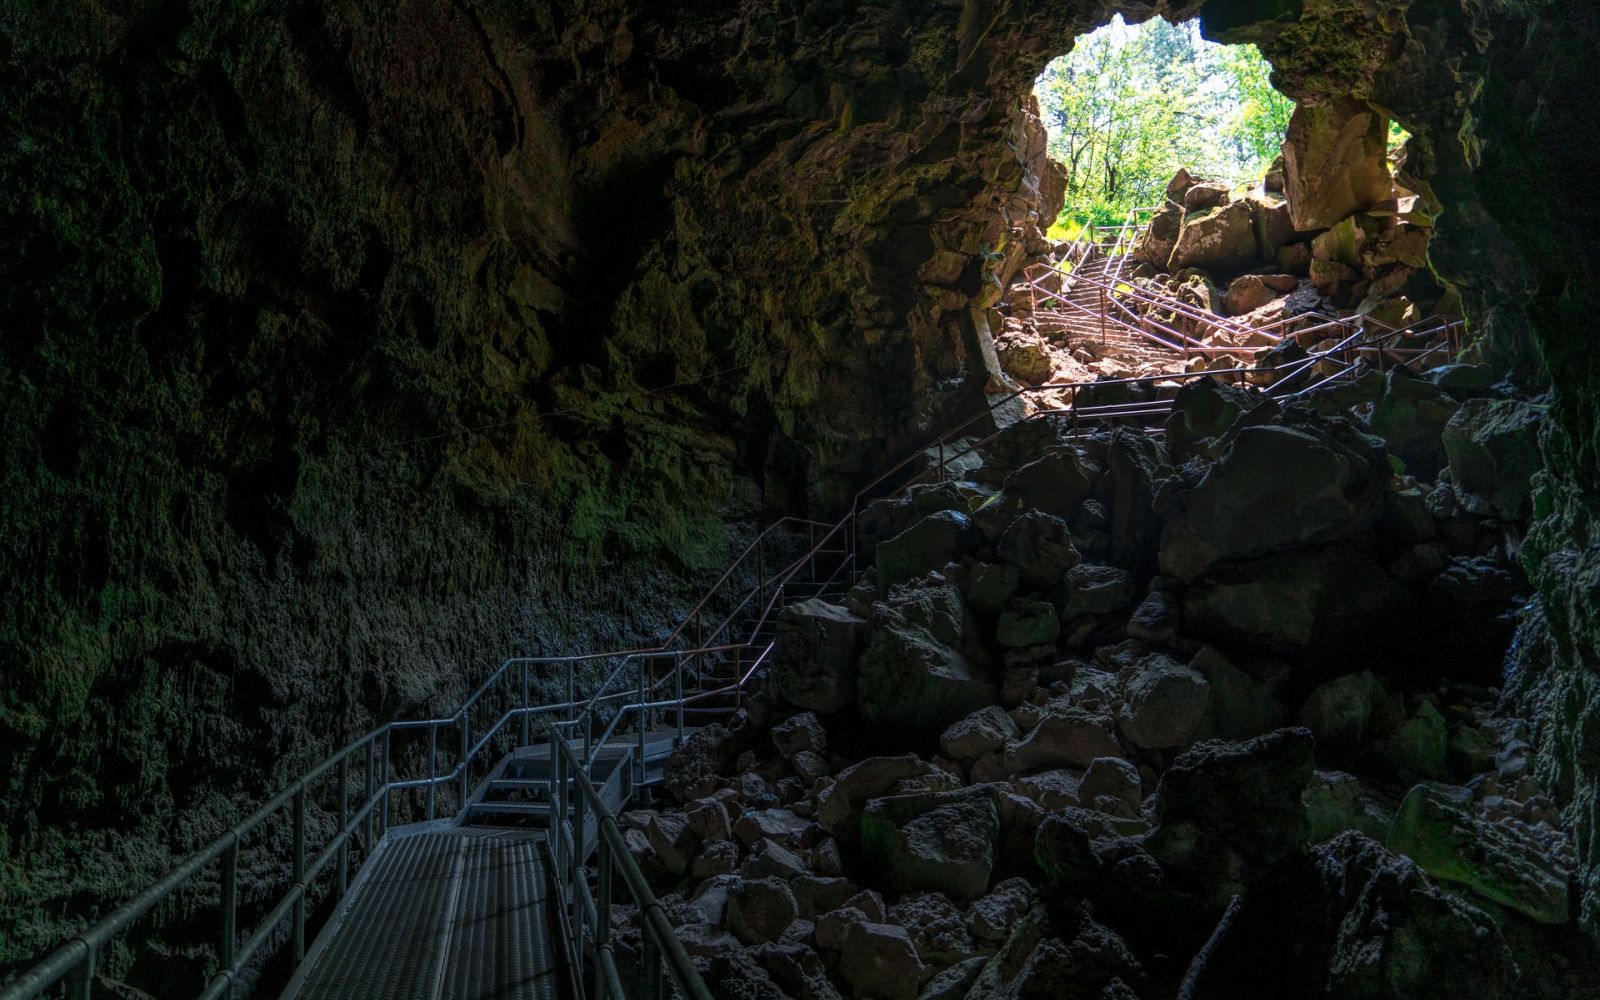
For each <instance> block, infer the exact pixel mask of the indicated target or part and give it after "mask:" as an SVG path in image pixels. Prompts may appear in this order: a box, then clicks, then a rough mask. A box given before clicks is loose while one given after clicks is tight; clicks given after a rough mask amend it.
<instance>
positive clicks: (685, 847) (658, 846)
mask: <svg viewBox="0 0 1600 1000" xmlns="http://www.w3.org/2000/svg"><path fill="white" fill-rule="evenodd" d="M645 836H647V837H649V838H650V847H651V848H652V849H653V850H654V851H655V852H656V856H657V857H659V858H660V859H661V862H662V864H664V865H666V866H667V870H668V871H670V872H672V874H674V875H683V874H686V873H687V872H688V871H689V865H690V863H691V862H692V861H693V860H694V855H695V850H696V848H698V847H699V846H700V838H699V837H697V836H695V833H694V831H693V830H691V829H690V828H689V817H688V816H686V815H684V814H683V813H681V812H664V813H657V814H656V815H655V816H653V817H651V819H650V825H649V826H647V827H645Z"/></svg>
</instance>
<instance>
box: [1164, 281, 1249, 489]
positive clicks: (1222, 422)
mask: <svg viewBox="0 0 1600 1000" xmlns="http://www.w3.org/2000/svg"><path fill="white" fill-rule="evenodd" d="M1241 280H1242V279H1241ZM1260 403H1261V396H1260V395H1259V394H1257V393H1252V392H1250V391H1248V390H1245V389H1237V388H1234V387H1233V386H1230V385H1223V384H1222V383H1220V382H1218V381H1217V380H1216V379H1209V378H1202V379H1192V380H1190V381H1188V382H1185V383H1184V384H1183V386H1182V388H1180V389H1179V390H1178V393H1177V395H1175V396H1174V397H1173V398H1172V414H1171V415H1170V416H1168V417H1167V426H1166V431H1167V447H1168V448H1170V449H1172V451H1173V454H1174V455H1176V456H1177V457H1178V458H1180V459H1181V458H1182V457H1183V455H1184V453H1185V451H1186V450H1187V449H1188V448H1190V447H1192V446H1193V445H1195V444H1197V443H1199V442H1201V441H1206V440H1209V439H1212V438H1216V437H1218V436H1220V435H1221V434H1222V433H1223V432H1224V431H1226V430H1227V429H1228V428H1229V427H1231V426H1233V422H1234V421H1235V420H1237V419H1238V418H1239V415H1240V414H1241V413H1248V412H1249V411H1251V410H1253V409H1255V408H1256V406H1258V405H1260Z"/></svg>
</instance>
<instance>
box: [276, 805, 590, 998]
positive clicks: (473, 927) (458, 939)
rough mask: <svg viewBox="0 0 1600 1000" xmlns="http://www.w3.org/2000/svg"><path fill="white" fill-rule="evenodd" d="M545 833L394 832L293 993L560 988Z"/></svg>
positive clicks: (525, 993)
mask: <svg viewBox="0 0 1600 1000" xmlns="http://www.w3.org/2000/svg"><path fill="white" fill-rule="evenodd" d="M540 839H541V838H540V836H539V835H538V834H535V833H530V832H528V831H523V830H514V829H482V828H474V827H461V828H457V829H453V830H447V831H442V832H434V833H424V834H418V835H415V836H409V837H400V838H397V839H395V840H393V841H391V842H389V843H388V844H386V845H385V847H384V849H383V852H382V853H381V854H380V855H379V856H378V857H376V858H374V859H373V862H372V867H371V869H370V870H369V871H368V872H366V875H365V879H364V881H363V882H362V884H361V885H360V886H359V887H358V888H357V890H356V892H355V894H354V895H355V898H354V900H353V901H352V902H351V904H350V906H349V908H348V909H347V910H346V911H345V913H344V916H343V919H342V920H340V921H339V922H338V923H337V924H336V925H333V926H330V927H329V928H328V929H327V930H325V931H324V932H323V935H322V937H323V940H319V941H318V942H317V946H316V951H315V955H314V957H313V960H312V961H310V962H308V963H307V964H306V966H305V967H304V972H303V973H302V975H300V976H297V977H296V978H295V981H294V982H291V983H290V984H289V987H288V989H286V990H285V991H284V997H285V998H286V1000H287V998H298V1000H349V998H354V997H373V998H380V997H381V998H405V1000H411V998H417V1000H426V998H431V1000H491V998H502V997H503V998H510V1000H547V998H557V997H560V996H562V995H563V993H564V990H563V989H562V982H563V978H562V976H561V974H560V972H559V970H558V967H557V959H556V951H555V946H554V944H553V942H552V940H551V931H550V921H549V919H548V916H547V912H546V911H547V905H546V893H545V878H544V870H543V864H542V862H541V861H540V857H539V853H538V849H539V842H540Z"/></svg>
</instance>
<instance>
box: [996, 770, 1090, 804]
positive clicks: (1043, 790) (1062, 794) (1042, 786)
mask: <svg viewBox="0 0 1600 1000" xmlns="http://www.w3.org/2000/svg"><path fill="white" fill-rule="evenodd" d="M1011 786H1012V787H1013V788H1015V789H1016V790H1017V792H1018V794H1020V795H1023V796H1024V797H1026V798H1028V799H1031V800H1032V801H1034V802H1036V803H1038V805H1039V808H1041V809H1044V810H1045V811H1046V812H1052V811H1054V810H1056V809H1065V808H1066V807H1068V806H1075V805H1077V804H1078V800H1079V791H1078V779H1077V778H1076V777H1075V776H1074V775H1073V773H1072V772H1071V771H1067V770H1063V769H1061V768H1056V769H1054V770H1049V771H1037V772H1035V773H1033V774H1029V775H1026V776H1024V777H1021V778H1016V779H1014V780H1013V781H1012V782H1011Z"/></svg>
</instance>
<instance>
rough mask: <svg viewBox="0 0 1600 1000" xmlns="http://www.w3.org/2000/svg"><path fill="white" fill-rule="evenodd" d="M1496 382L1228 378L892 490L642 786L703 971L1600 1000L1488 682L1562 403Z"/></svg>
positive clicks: (1057, 992) (890, 989) (737, 976)
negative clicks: (708, 716) (838, 568)
mask: <svg viewBox="0 0 1600 1000" xmlns="http://www.w3.org/2000/svg"><path fill="white" fill-rule="evenodd" d="M1494 381H1495V377H1494V375H1493V373H1492V372H1490V371H1489V370H1488V369H1485V368H1482V367H1473V366H1464V365H1453V366H1448V367H1444V368H1440V369H1436V370H1433V371H1431V372H1428V373H1426V374H1424V375H1422V376H1418V375H1416V374H1414V373H1411V372H1409V371H1404V370H1398V371H1390V372H1388V373H1386V374H1378V373H1375V372H1374V373H1369V374H1367V375H1366V376H1365V377H1363V378H1361V379H1359V380H1356V381H1353V382H1350V383H1347V384H1344V385H1341V386H1338V387H1337V388H1334V389H1330V390H1327V391H1322V392H1319V393H1317V394H1315V395H1313V396H1311V397H1309V398H1308V399H1306V400H1305V401H1304V402H1303V403H1300V404H1297V405H1295V406H1293V407H1289V408H1283V407H1280V405H1279V404H1278V403H1276V402H1273V401H1270V400H1267V399H1266V398H1265V397H1263V396H1262V395H1261V394H1260V393H1259V392H1258V391H1256V390H1251V389H1246V388H1240V387H1235V386H1227V385H1222V384H1219V383H1218V382H1216V381H1213V380H1200V381H1197V382H1195V383H1193V384H1190V385H1188V386H1186V387H1184V388H1183V389H1182V390H1181V391H1180V392H1179V394H1178V397H1177V400H1176V403H1175V410H1174V413H1173V415H1172V416H1171V417H1170V419H1169V421H1168V423H1167V425H1166V427H1165V433H1164V434H1160V435H1157V434H1151V433H1147V432H1146V431H1144V430H1141V429H1138V428H1134V427H1114V428H1108V429H1102V430H1100V431H1097V432H1095V433H1094V434H1092V435H1088V436H1083V437H1078V438H1076V439H1074V438H1072V437H1071V436H1070V435H1071V431H1070V427H1069V426H1068V424H1067V422H1066V421H1065V420H1064V419H1062V418H1060V417H1059V416H1055V415H1048V414H1047V415H1043V416H1040V417H1036V418H1034V419H1031V420H1024V421H1021V422H1018V423H1016V424H1014V425H1013V426H1011V427H1010V428H1009V429H1007V430H1006V431H1005V432H1004V433H1003V434H1002V435H1001V436H1000V437H998V438H997V439H996V440H995V441H994V442H992V443H991V444H990V445H989V447H988V448H987V450H986V452H985V454H984V462H983V465H982V467H981V468H977V469H975V470H972V471H970V472H969V473H967V478H966V479H965V480H964V481H960V482H943V483H938V484H934V485H927V486H919V487H915V488H913V489H911V490H910V491H909V493H907V494H906V495H904V496H902V497H899V498H897V499H893V500H886V501H881V502H879V503H877V504H876V505H874V506H873V507H871V508H870V509H869V510H868V511H867V512H865V514H864V515H863V518H862V524H861V532H862V539H863V543H864V545H865V546H866V551H875V565H874V566H873V568H872V569H870V570H869V571H868V572H867V573H866V574H865V576H864V578H863V580H862V581H861V582H860V583H859V584H858V585H857V586H856V587H855V588H854V589H853V590H852V591H851V592H850V593H849V594H848V596H847V597H846V598H845V600H844V601H843V602H842V603H841V604H829V603H825V602H824V601H822V600H819V599H812V600H809V601H806V602H803V603H800V604H797V605H794V606H791V607H789V608H788V609H786V610H785V611H784V612H783V613H782V616H781V619H780V622H779V633H778V634H779V639H778V648H777V650H776V653H775V656H774V665H773V667H772V670H771V672H770V674H769V676H768V677H767V678H766V680H765V682H764V687H763V688H762V689H761V690H760V691H757V692H755V693H754V695H753V697H752V698H751V699H750V702H749V707H748V710H746V711H741V712H740V713H739V714H738V715H737V716H736V717H735V718H734V719H733V720H732V722H731V723H730V725H728V726H711V727H709V728H707V729H704V730H702V731H700V732H698V733H697V734H695V735H694V736H693V737H692V738H691V739H690V740H689V742H688V744H687V745H686V747H685V748H684V749H682V750H681V751H680V752H679V753H678V754H677V755H676V756H675V757H674V758H673V760H672V762H671V765H670V767H669V771H668V781H667V787H668V789H669V791H670V798H665V797H664V798H663V800H662V801H660V802H659V803H657V804H656V805H657V806H658V807H657V808H638V809H634V810H632V811H630V812H627V813H625V814H624V815H623V816H622V817H621V821H622V824H623V826H624V829H625V832H626V837H627V841H628V844H629V847H630V850H631V851H632V852H633V853H634V855H635V857H636V859H637V860H638V861H639V862H640V864H641V865H642V867H643V868H644V870H645V871H646V873H647V874H648V877H649V878H650V879H651V881H652V882H653V884H654V886H655V887H656V889H657V891H658V893H660V894H661V897H662V900H663V903H664V905H665V908H666V910H667V911H668V913H669V914H670V917H671V919H672V921H673V923H674V924H675V925H676V926H677V931H678V935H679V937H680V939H681V940H682V941H683V942H684V944H685V945H686V947H687V948H688V950H689V952H690V954H691V955H692V956H693V957H694V958H695V960H696V962H697V963H698V964H699V966H700V967H701V968H702V970H703V971H704V972H705V974H706V976H707V978H708V981H709V982H710V984H711V985H712V989H713V991H714V992H715V993H716V994H717V995H719V996H729V997H751V998H756V997H761V998H765V997H772V998H777V997H783V996H787V997H793V998H809V997H842V996H855V997H865V998H882V1000H912V998H926V1000H932V998H951V997H974V998H976V997H985V998H987V997H1011V996H1016V997H1023V996H1029V997H1046V996H1048V997H1117V998H1132V997H1170V996H1174V995H1182V996H1184V997H1189V998H1199V997H1236V998H1237V997H1289V996H1293V997H1301V996H1308V997H1309V996H1338V997H1378V996H1384V997H1400V996H1404V997H1432V996H1452V997H1457V996H1459V997H1467V996H1471V997H1511V996H1517V997H1557V996H1560V997H1571V996H1586V995H1596V991H1597V987H1596V985H1595V984H1596V983H1597V982H1600V978H1597V977H1600V962H1597V961H1596V955H1595V949H1594V947H1593V942H1592V940H1591V939H1590V938H1588V937H1587V936H1586V935H1584V934H1583V933H1582V932H1581V931H1579V930H1577V929H1576V925H1575V924H1574V923H1573V922H1572V912H1573V900H1574V898H1575V897H1574V894H1573V892H1572V885H1571V882H1572V872H1573V866H1574V855H1573V848H1572V845H1571V843H1570V842H1569V838H1568V835H1567V834H1566V833H1565V832H1563V830H1562V829H1561V828H1560V825H1559V820H1558V819H1557V814H1556V811H1555V809H1554V807H1553V806H1552V804H1551V801H1550V799H1549V798H1548V797H1547V796H1546V793H1545V790H1543V789H1541V788H1540V786H1539V783H1538V782H1537V781H1536V780H1535V777H1534V776H1533V774H1532V773H1531V771H1530V765H1529V757H1530V748H1529V744H1528V739H1527V731H1526V726H1525V724H1524V723H1523V722H1522V721H1521V720H1519V719H1517V718H1512V717H1508V716H1507V715H1506V714H1504V712H1503V710H1502V709H1501V707H1500V704H1499V701H1498V694H1499V691H1498V686H1499V685H1500V684H1502V683H1503V681H1504V678H1503V677H1502V669H1503V668H1502V662H1503V659H1504V655H1505V651H1506V649H1507V648H1508V646H1509V645H1510V643H1511V642H1512V639H1513V629H1514V625H1515V620H1516V613H1517V611H1518V609H1519V607H1520V606H1521V604H1522V603H1524V602H1525V600H1526V594H1527V592H1528V589H1529V588H1528V585H1527V582H1526V580H1525V578H1524V575H1523V572H1522V570H1521V569H1520V568H1519V555H1520V553H1519V547H1520V545H1521V540H1522V537H1523V531H1524V526H1525V524H1526V522H1527V521H1528V519H1529V517H1530V514H1531V512H1532V510H1533V507H1534V504H1535V503H1536V499H1537V489H1536V484H1535V483H1533V482H1531V480H1532V473H1533V472H1534V470H1535V468H1536V465H1537V462H1538V450H1537V447H1536V445H1535V434H1536V432H1537V430H1538V426H1539V423H1540V421H1541V420H1542V419H1543V415H1544V409H1543V406H1542V405H1541V403H1540V401H1538V400H1528V399H1521V398H1516V397H1515V395H1514V394H1513V393H1512V392H1510V391H1509V390H1507V389H1505V388H1504V387H1502V386H1497V385H1495V384H1493V383H1494ZM627 918H628V913H627V912H626V910H625V909H624V908H619V909H617V910H614V911H613V919H614V921H615V922H616V925H617V927H618V929H619V933H622V934H623V935H624V937H623V938H622V940H623V942H624V946H625V947H626V946H629V945H631V946H634V947H636V946H637V939H636V938H635V939H633V940H631V941H630V939H628V938H627V937H626V931H625V930H623V928H624V927H625V925H626V923H627ZM1202 954H1203V955H1204V957H1203V958H1198V957H1197V956H1200V955H1202ZM1186 976H1187V977H1188V980H1187V981H1185V977H1186ZM1180 987H1181V989H1182V990H1183V991H1184V992H1181V994H1180V992H1179V991H1180Z"/></svg>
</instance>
